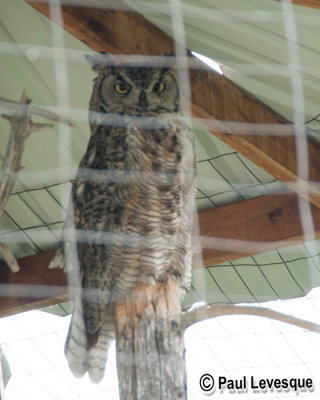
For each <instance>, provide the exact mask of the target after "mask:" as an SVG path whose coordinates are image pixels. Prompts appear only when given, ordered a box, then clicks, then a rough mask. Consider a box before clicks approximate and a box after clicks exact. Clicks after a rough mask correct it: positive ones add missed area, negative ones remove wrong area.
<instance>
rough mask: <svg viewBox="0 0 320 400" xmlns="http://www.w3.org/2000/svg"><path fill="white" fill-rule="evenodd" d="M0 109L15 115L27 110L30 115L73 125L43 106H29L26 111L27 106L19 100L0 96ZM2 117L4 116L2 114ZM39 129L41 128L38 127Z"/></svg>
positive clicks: (21, 114) (25, 112)
mask: <svg viewBox="0 0 320 400" xmlns="http://www.w3.org/2000/svg"><path fill="white" fill-rule="evenodd" d="M0 110H1V112H5V113H10V115H11V113H15V116H18V115H19V116H21V117H23V116H25V115H26V114H27V113H28V112H30V115H37V116H39V117H43V118H46V119H49V120H51V121H57V122H61V123H62V124H66V125H68V126H74V124H73V123H72V122H71V121H70V120H69V119H68V118H66V117H64V116H63V115H59V114H56V113H54V112H52V111H48V110H46V109H45V108H42V107H38V106H34V105H32V106H31V111H28V106H27V105H26V104H21V102H18V101H14V100H10V99H6V98H4V97H1V96H0ZM3 117H4V116H3ZM40 129H41V128H40Z"/></svg>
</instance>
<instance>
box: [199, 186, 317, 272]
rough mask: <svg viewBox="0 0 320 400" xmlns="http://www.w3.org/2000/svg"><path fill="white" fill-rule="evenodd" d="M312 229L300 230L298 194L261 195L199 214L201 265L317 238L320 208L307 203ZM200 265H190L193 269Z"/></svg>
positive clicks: (217, 262)
mask: <svg viewBox="0 0 320 400" xmlns="http://www.w3.org/2000/svg"><path fill="white" fill-rule="evenodd" d="M311 212H312V216H313V222H314V231H313V230H312V228H311V227H310V228H311V231H308V232H303V231H302V226H301V220H300V211H299V203H298V196H297V195H296V194H294V193H285V194H277V195H269V196H261V197H257V198H254V199H250V200H245V201H241V202H238V203H233V204H229V205H226V206H222V207H218V208H215V209H211V210H207V211H202V212H200V213H199V223H200V234H201V237H202V245H203V263H204V266H205V267H208V266H210V265H217V264H221V263H223V262H227V261H230V260H235V259H238V258H241V257H246V256H250V255H254V254H258V253H264V252H266V251H271V250H275V249H279V248H282V247H287V246H289V245H295V244H298V243H301V242H303V241H305V240H308V239H313V238H314V237H317V238H319V237H320V210H319V208H318V207H315V206H311ZM196 268H201V266H200V265H194V269H196Z"/></svg>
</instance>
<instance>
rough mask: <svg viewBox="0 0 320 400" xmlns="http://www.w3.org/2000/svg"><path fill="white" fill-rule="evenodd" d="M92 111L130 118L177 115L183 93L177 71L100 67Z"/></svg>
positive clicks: (91, 104) (92, 101)
mask: <svg viewBox="0 0 320 400" xmlns="http://www.w3.org/2000/svg"><path fill="white" fill-rule="evenodd" d="M97 69H98V68H97ZM90 109H91V110H93V111H100V112H107V113H112V114H127V115H155V114H159V113H177V112H179V93H178V87H177V80H176V73H175V70H173V69H171V68H154V67H153V68H141V67H129V66H111V67H110V66H109V67H104V68H102V67H101V66H100V68H99V75H98V78H97V79H96V82H95V85H94V90H93V93H92V98H91V102H90Z"/></svg>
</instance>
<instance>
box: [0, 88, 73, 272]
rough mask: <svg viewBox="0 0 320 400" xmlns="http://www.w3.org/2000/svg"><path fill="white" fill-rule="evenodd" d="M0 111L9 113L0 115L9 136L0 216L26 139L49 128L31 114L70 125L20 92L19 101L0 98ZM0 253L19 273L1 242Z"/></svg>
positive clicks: (8, 251)
mask: <svg viewBox="0 0 320 400" xmlns="http://www.w3.org/2000/svg"><path fill="white" fill-rule="evenodd" d="M1 108H3V109H6V111H7V112H9V113H10V115H2V116H3V117H4V118H5V119H7V120H8V121H9V122H10V136H9V140H8V144H7V149H6V153H5V156H4V160H3V163H2V168H1V180H0V216H1V215H2V213H3V210H4V208H5V206H6V204H7V201H8V199H9V196H10V194H11V192H12V189H13V185H14V183H15V179H16V177H17V174H18V172H19V171H20V169H21V159H22V153H23V149H24V146H25V144H26V140H27V138H28V137H29V135H30V134H31V133H32V132H35V131H38V130H39V129H43V128H51V127H52V124H48V123H34V122H32V121H31V114H34V115H38V116H42V117H45V118H47V119H51V120H54V121H59V122H62V123H65V124H67V125H70V126H71V125H72V124H71V122H70V121H69V120H68V119H67V118H65V117H63V116H60V115H57V114H54V113H52V112H50V111H47V110H44V109H42V108H40V107H35V106H32V104H31V100H30V99H29V98H28V97H27V96H26V94H25V92H23V93H22V96H21V100H20V102H15V101H12V100H8V99H4V98H3V97H0V109H1ZM0 253H1V254H2V256H3V258H4V260H5V262H6V263H7V264H8V266H9V268H10V270H11V271H12V272H17V271H19V266H18V262H17V260H16V258H15V256H14V255H13V254H12V252H11V251H10V249H9V248H8V246H7V245H6V244H5V243H4V242H3V241H0Z"/></svg>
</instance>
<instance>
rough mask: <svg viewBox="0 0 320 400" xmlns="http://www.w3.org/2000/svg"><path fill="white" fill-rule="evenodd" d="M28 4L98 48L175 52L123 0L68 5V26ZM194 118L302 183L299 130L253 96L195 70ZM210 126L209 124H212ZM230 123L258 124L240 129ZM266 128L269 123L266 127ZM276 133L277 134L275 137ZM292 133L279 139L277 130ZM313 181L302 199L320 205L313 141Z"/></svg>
mask: <svg viewBox="0 0 320 400" xmlns="http://www.w3.org/2000/svg"><path fill="white" fill-rule="evenodd" d="M28 2H29V3H30V4H31V5H32V6H33V7H35V8H36V9H38V10H39V11H40V12H42V13H43V14H45V15H46V16H48V17H49V18H50V17H51V18H52V19H54V20H55V21H56V22H57V23H61V24H62V25H63V27H64V29H66V30H67V31H68V32H70V33H72V34H73V35H74V36H75V37H77V38H78V39H79V40H81V41H83V42H84V43H85V44H87V45H88V46H89V47H90V48H92V50H95V51H106V52H109V53H115V54H162V53H167V52H172V51H174V49H175V46H174V41H173V40H172V38H170V37H169V36H168V35H167V34H166V33H164V32H163V31H161V30H160V29H159V28H158V27H156V26H155V25H153V24H152V23H150V22H149V21H148V20H146V19H145V18H144V17H143V16H142V15H140V14H138V13H136V12H134V11H132V10H130V9H129V8H128V7H127V6H125V5H124V4H123V3H122V2H121V1H120V0H119V1H117V3H116V5H117V7H118V8H119V7H120V8H121V10H114V9H113V8H115V7H114V3H113V2H112V1H111V2H110V1H109V2H106V5H107V7H108V5H109V6H112V7H111V8H112V9H108V8H105V9H98V8H90V7H76V6H69V5H63V6H62V15H63V22H61V21H57V20H56V14H55V13H53V14H52V15H50V9H49V6H48V4H46V3H44V2H41V3H37V2H35V1H30V0H28ZM190 82H191V91H192V112H193V116H195V117H198V118H201V119H204V120H205V121H204V124H205V125H206V126H207V128H208V129H209V130H210V131H211V132H212V133H213V134H214V135H216V136H217V137H219V138H220V139H221V140H223V141H224V142H226V143H227V144H229V145H230V146H232V147H233V148H234V149H236V150H237V151H239V152H241V153H242V154H244V155H245V156H246V157H248V158H249V159H250V160H252V161H253V162H254V163H256V164H257V165H259V166H260V167H262V168H263V169H264V170H265V171H267V172H269V173H270V174H271V175H273V176H274V177H276V178H277V179H279V180H281V181H283V182H286V183H287V184H288V186H289V187H290V188H291V189H292V190H298V191H299V190H300V187H299V186H297V185H296V180H297V158H296V151H295V149H296V142H295V139H294V137H293V135H294V128H293V126H292V125H291V124H290V123H289V122H288V121H287V120H286V119H285V118H284V117H282V116H281V115H279V114H278V113H277V112H275V111H273V110H271V109H270V108H269V107H268V106H266V105H265V104H263V103H262V102H260V101H259V100H258V99H256V98H255V97H254V96H252V95H251V94H250V93H248V92H246V91H245V90H244V89H242V88H241V87H239V86H237V85H236V84H234V83H233V82H231V81H230V80H228V79H227V78H225V77H223V76H220V75H218V74H216V73H215V72H214V71H207V70H199V69H190ZM206 122H207V123H206ZM230 122H238V123H240V124H243V123H248V122H249V123H252V124H251V125H250V126H249V125H248V126H246V129H247V130H246V132H245V133H246V134H244V133H243V129H242V127H240V128H238V127H237V125H235V124H230ZM262 124H267V125H269V124H270V125H269V126H266V125H262ZM270 126H271V131H272V133H273V135H271V136H270V135H269V134H268V132H270ZM278 131H279V132H280V131H281V132H285V133H286V135H283V136H276V135H275V133H277V132H278ZM307 146H308V153H309V177H308V180H309V182H312V183H308V182H305V191H304V192H303V193H301V195H302V196H305V197H307V198H308V199H310V201H311V202H312V203H313V204H315V205H317V206H318V207H320V191H319V189H318V187H317V184H319V182H320V144H319V143H318V142H316V141H315V140H313V139H312V138H308V140H307Z"/></svg>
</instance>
